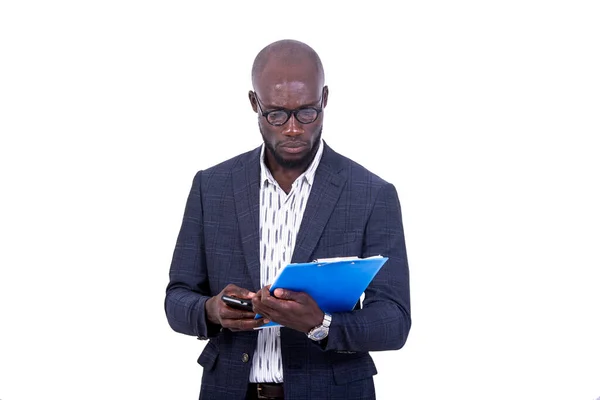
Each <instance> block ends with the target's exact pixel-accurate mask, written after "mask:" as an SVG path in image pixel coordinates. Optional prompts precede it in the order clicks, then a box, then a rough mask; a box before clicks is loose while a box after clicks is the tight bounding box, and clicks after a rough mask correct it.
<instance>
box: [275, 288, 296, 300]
mask: <svg viewBox="0 0 600 400" xmlns="http://www.w3.org/2000/svg"><path fill="white" fill-rule="evenodd" d="M273 296H275V297H277V298H278V299H281V300H296V297H297V296H296V292H293V291H291V290H285V289H281V288H277V289H275V291H274V292H273Z"/></svg>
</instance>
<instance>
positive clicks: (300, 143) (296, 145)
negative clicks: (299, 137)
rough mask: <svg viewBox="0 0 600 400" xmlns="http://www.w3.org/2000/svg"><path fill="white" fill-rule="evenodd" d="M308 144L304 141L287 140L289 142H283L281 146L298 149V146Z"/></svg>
mask: <svg viewBox="0 0 600 400" xmlns="http://www.w3.org/2000/svg"><path fill="white" fill-rule="evenodd" d="M306 146H307V144H306V143H304V142H287V143H283V144H282V145H281V147H285V148H288V149H296V148H300V147H306Z"/></svg>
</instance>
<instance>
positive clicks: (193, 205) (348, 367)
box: [165, 145, 411, 400]
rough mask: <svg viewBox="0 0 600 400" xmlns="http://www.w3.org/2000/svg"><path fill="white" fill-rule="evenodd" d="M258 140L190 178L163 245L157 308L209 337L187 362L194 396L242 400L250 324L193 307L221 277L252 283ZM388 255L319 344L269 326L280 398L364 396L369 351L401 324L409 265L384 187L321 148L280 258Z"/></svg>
mask: <svg viewBox="0 0 600 400" xmlns="http://www.w3.org/2000/svg"><path fill="white" fill-rule="evenodd" d="M259 156H260V148H258V149H255V150H253V151H251V152H248V153H245V154H242V155H240V156H237V157H235V158H233V159H230V160H228V161H225V162H223V163H221V164H219V165H217V166H214V167H212V168H209V169H207V170H204V171H200V172H198V173H197V174H196V176H195V177H194V181H193V184H192V188H191V191H190V194H189V197H188V200H187V204H186V208H185V214H184V217H183V223H182V226H181V231H180V233H179V236H178V238H177V244H176V246H175V251H174V254H173V260H172V264H171V269H170V274H169V275H170V281H169V284H168V286H167V293H166V299H165V310H166V314H167V319H168V321H169V324H170V326H171V327H172V328H173V329H174V330H175V331H177V332H181V333H184V334H187V335H195V336H197V337H198V338H199V339H210V340H209V342H208V343H207V344H206V346H205V348H204V350H203V352H202V354H201V355H200V358H199V359H198V362H199V363H200V365H202V367H203V374H202V387H201V393H200V398H201V399H227V400H235V399H244V398H245V394H246V388H247V385H248V377H249V372H250V366H251V364H252V363H251V362H250V361H249V360H251V358H252V356H253V354H254V349H255V347H256V338H257V332H241V333H240V332H236V333H234V332H231V331H229V330H228V329H220V327H219V326H214V325H212V324H210V323H208V322H207V320H206V314H205V310H204V304H205V302H206V300H207V299H208V298H209V297H210V296H214V295H217V294H218V293H219V292H220V291H221V290H222V289H223V288H224V287H225V286H226V285H227V284H229V283H234V284H236V285H238V286H241V287H244V288H247V289H250V290H253V291H258V290H259V289H260V283H259V282H260V262H259V184H260V182H259V180H260V164H259ZM378 254H381V255H383V256H387V257H389V260H388V262H387V263H386V264H385V265H384V266H383V267H382V269H381V270H380V272H379V273H378V274H377V276H376V277H375V279H374V280H373V282H372V283H371V285H370V286H369V287H368V289H367V290H366V291H365V299H364V302H363V304H362V309H360V310H355V311H352V312H346V313H336V314H333V322H332V324H331V327H330V331H329V337H328V338H327V340H326V343H324V344H319V343H315V342H313V341H311V340H310V339H308V338H307V337H306V335H305V334H304V333H300V332H297V331H294V330H292V329H288V328H282V329H281V345H282V359H283V372H284V391H285V396H286V399H290V400H292V399H344V400H351V399H374V398H375V389H374V385H373V375H375V374H376V373H377V370H376V369H375V365H374V363H373V360H372V358H371V356H370V355H369V353H368V352H369V351H381V350H395V349H399V348H401V347H402V346H403V345H404V343H405V341H406V339H407V336H408V332H409V330H410V326H411V318H410V295H409V272H408V264H407V259H406V248H405V244H404V233H403V227H402V217H401V211H400V203H399V200H398V195H397V193H396V190H395V188H394V186H393V185H392V184H390V183H387V182H385V181H384V180H382V179H381V178H379V177H378V176H376V175H374V174H372V173H371V172H369V171H368V170H366V169H365V168H363V167H362V166H360V165H358V164H357V163H355V162H353V161H352V160H350V159H348V158H346V157H343V156H341V155H340V154H337V153H336V152H334V151H333V150H332V149H331V148H330V147H329V146H327V145H325V148H324V152H323V157H322V159H321V162H320V164H319V167H318V169H317V172H316V176H315V180H314V186H313V188H312V190H311V194H310V197H309V199H308V203H307V206H306V211H305V213H304V218H303V220H302V224H301V226H300V230H299V232H298V235H297V241H296V247H295V251H294V254H293V257H292V262H307V261H312V260H314V259H316V258H326V257H339V256H349V255H356V256H361V257H368V256H373V255H378Z"/></svg>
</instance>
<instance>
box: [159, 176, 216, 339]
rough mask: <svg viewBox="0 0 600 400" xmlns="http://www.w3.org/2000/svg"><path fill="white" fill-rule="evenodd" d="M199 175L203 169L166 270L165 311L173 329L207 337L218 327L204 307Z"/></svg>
mask: <svg viewBox="0 0 600 400" xmlns="http://www.w3.org/2000/svg"><path fill="white" fill-rule="evenodd" d="M201 177H202V171H199V172H198V173H197V174H196V176H195V177H194V181H193V184H192V189H191V190H190V194H189V196H188V199H187V203H186V206H185V213H184V216H183V222H182V224H181V229H180V231H179V235H178V237H177V243H176V245H175V250H174V252H173V259H172V261H171V268H170V271H169V284H168V285H167V290H166V297H165V312H166V314H167V320H168V321H169V325H170V326H171V328H172V329H173V330H175V331H176V332H180V333H183V334H186V335H195V336H198V338H199V339H206V338H208V337H211V336H214V335H216V333H218V330H219V328H220V327H219V326H215V325H213V324H210V323H208V321H207V319H206V312H205V309H204V304H205V303H206V300H208V299H209V298H210V288H209V282H208V271H207V267H206V255H205V248H204V232H203V231H204V226H203V215H202V214H203V209H202V195H201V190H202V189H201Z"/></svg>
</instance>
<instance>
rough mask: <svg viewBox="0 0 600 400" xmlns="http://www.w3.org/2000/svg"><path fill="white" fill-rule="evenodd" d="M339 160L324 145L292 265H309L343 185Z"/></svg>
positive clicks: (343, 178)
mask: <svg viewBox="0 0 600 400" xmlns="http://www.w3.org/2000/svg"><path fill="white" fill-rule="evenodd" d="M340 160H341V159H340V157H339V156H338V155H337V153H335V152H334V151H333V150H331V148H330V147H329V146H327V145H325V147H324V149H323V156H322V158H321V162H320V163H319V167H318V168H317V171H316V174H315V180H314V182H313V187H312V188H311V190H310V196H309V198H308V202H307V203H306V209H305V210H304V216H303V218H302V223H301V224H300V230H299V231H298V235H297V236H296V246H295V248H294V254H293V256H292V262H308V261H312V260H309V257H310V256H311V254H312V253H313V251H314V249H315V247H316V245H317V243H318V242H319V239H320V238H321V234H322V233H323V229H324V228H325V225H326V224H327V221H328V220H329V217H330V215H331V213H332V212H333V209H334V208H335V205H336V203H337V202H338V199H339V197H340V194H341V193H342V189H343V188H344V185H345V183H346V176H345V175H343V174H341V173H340V171H342V170H343V165H342V164H341V162H340Z"/></svg>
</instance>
